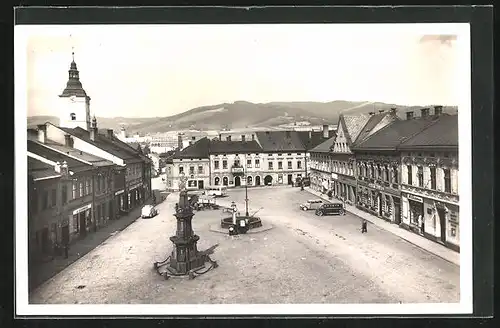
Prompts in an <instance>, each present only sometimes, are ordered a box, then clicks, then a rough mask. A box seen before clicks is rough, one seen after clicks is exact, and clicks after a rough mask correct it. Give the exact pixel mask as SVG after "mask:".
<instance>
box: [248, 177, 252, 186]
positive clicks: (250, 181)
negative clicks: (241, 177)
mask: <svg viewBox="0 0 500 328" xmlns="http://www.w3.org/2000/svg"><path fill="white" fill-rule="evenodd" d="M251 185H252V176H250V175H249V176H247V186H251Z"/></svg>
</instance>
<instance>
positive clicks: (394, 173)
mask: <svg viewBox="0 0 500 328" xmlns="http://www.w3.org/2000/svg"><path fill="white" fill-rule="evenodd" d="M392 182H393V183H398V167H397V166H393V167H392Z"/></svg>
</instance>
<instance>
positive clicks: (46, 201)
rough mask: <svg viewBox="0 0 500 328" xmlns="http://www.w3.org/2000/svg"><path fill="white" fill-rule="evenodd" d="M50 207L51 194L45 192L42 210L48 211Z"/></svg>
mask: <svg viewBox="0 0 500 328" xmlns="http://www.w3.org/2000/svg"><path fill="white" fill-rule="evenodd" d="M47 207H49V193H48V191H46V190H44V191H43V195H42V210H46V209H47Z"/></svg>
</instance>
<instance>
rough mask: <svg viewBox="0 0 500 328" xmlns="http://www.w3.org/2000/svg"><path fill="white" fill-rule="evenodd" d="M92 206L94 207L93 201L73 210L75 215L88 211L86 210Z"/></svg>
mask: <svg viewBox="0 0 500 328" xmlns="http://www.w3.org/2000/svg"><path fill="white" fill-rule="evenodd" d="M90 208H92V203H91V204H88V205H86V206H84V207H80V208H78V209H76V210H74V211H73V215H75V214H78V213H81V212H83V211H86V210H88V209H90Z"/></svg>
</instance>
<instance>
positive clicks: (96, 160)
mask: <svg viewBox="0 0 500 328" xmlns="http://www.w3.org/2000/svg"><path fill="white" fill-rule="evenodd" d="M46 146H47V147H50V148H52V149H55V150H58V151H61V152H63V153H66V154H68V155H71V156H73V157H76V158H78V159H81V160H84V161H86V162H90V163H92V165H95V166H109V165H114V163H113V162H111V161H108V160H106V159H104V158H101V157H98V156H95V155H92V154H89V153H86V152H83V151H81V150H78V149H75V148H71V147H66V146H64V145H61V144H59V143H57V142H55V141H52V140H50V139H47V141H46Z"/></svg>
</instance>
